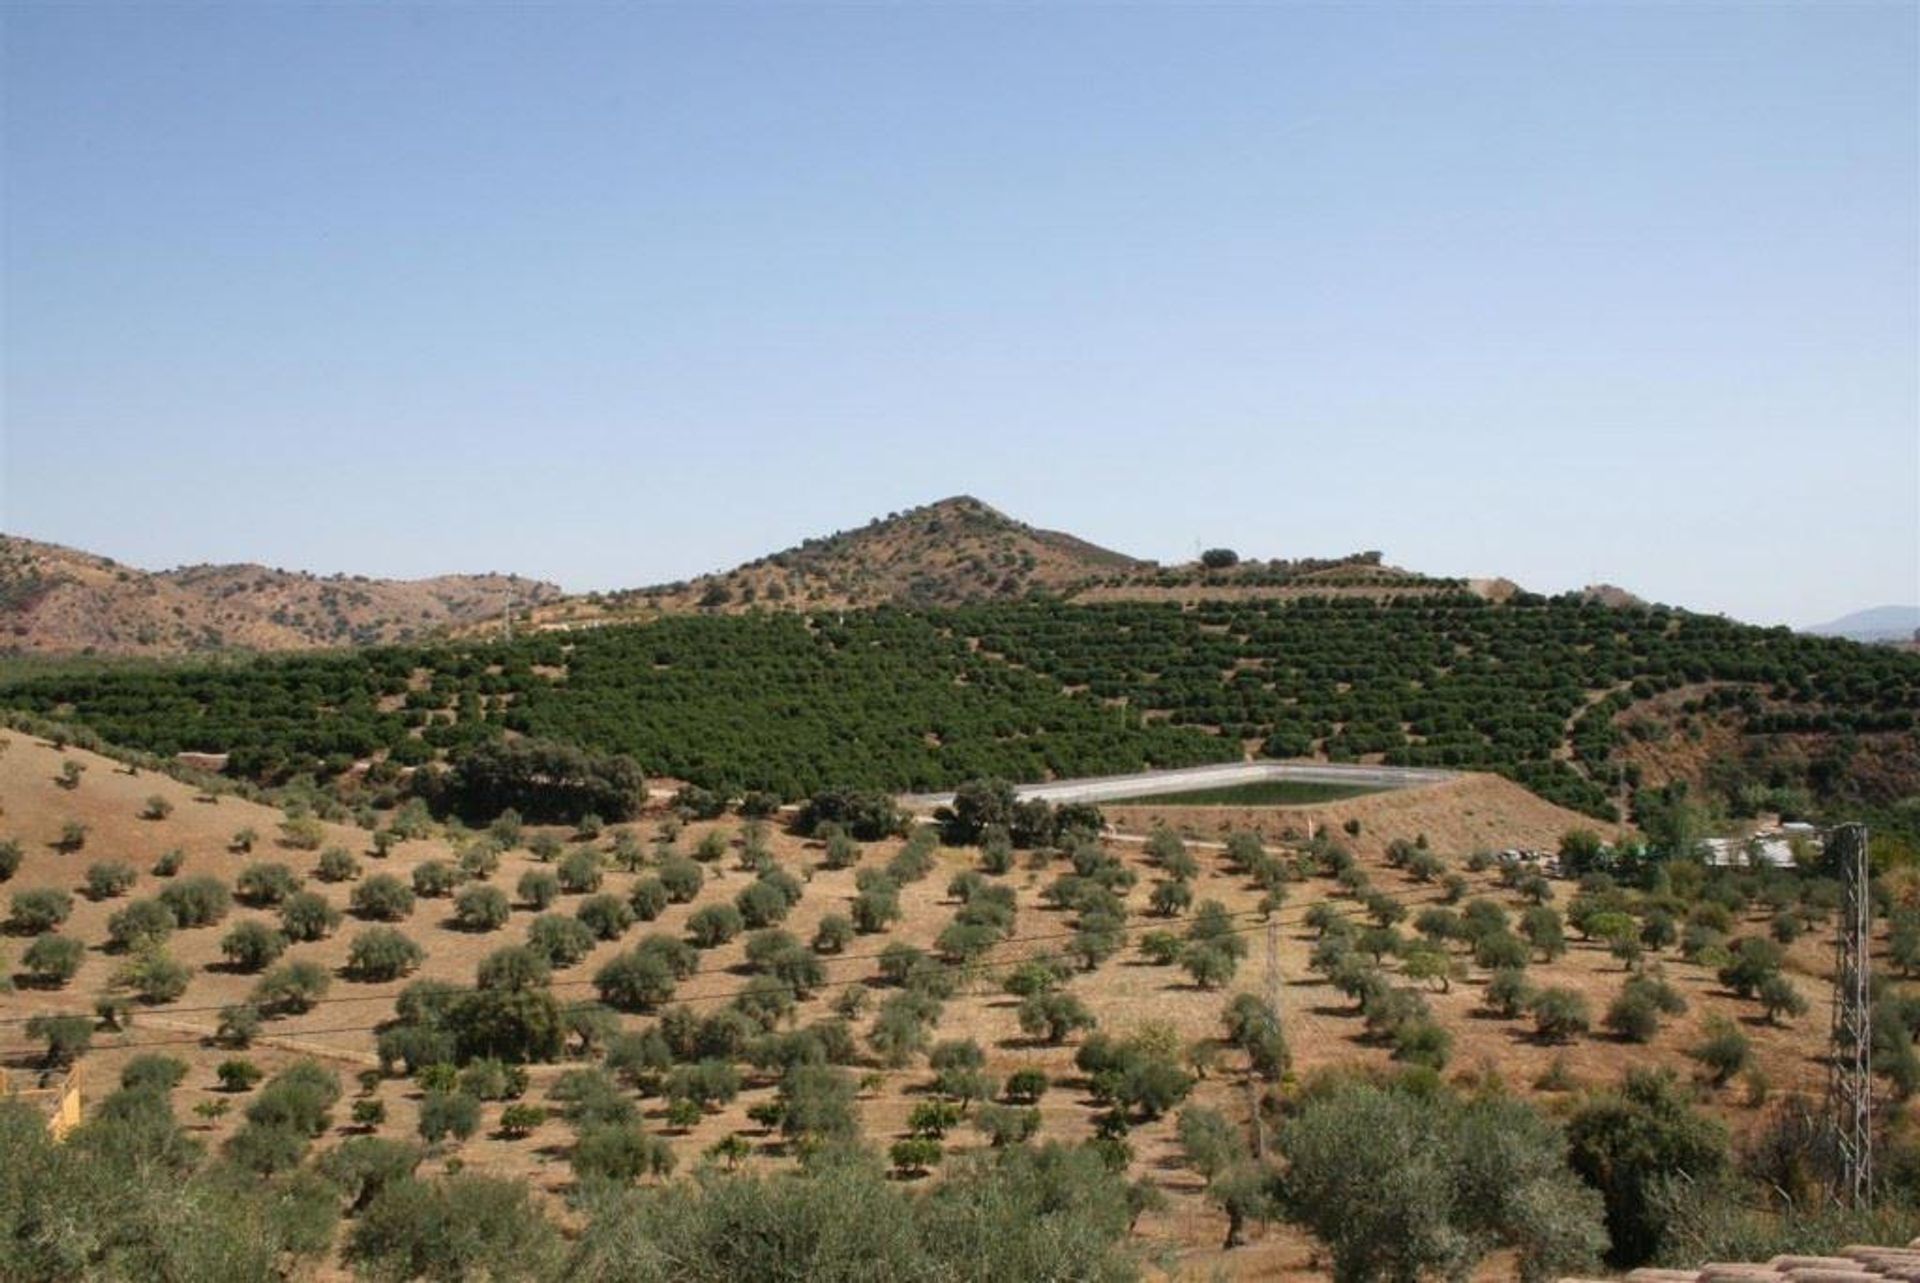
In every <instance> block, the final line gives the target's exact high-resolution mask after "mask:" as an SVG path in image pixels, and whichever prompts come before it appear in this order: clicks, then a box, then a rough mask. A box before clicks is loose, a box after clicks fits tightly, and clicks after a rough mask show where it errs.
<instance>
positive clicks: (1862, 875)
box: [1827, 824, 1873, 1208]
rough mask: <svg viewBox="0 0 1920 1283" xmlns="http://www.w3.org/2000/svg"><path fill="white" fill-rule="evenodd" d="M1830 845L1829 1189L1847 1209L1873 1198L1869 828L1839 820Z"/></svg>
mask: <svg viewBox="0 0 1920 1283" xmlns="http://www.w3.org/2000/svg"><path fill="white" fill-rule="evenodd" d="M1827 842H1828V850H1829V853H1830V855H1831V856H1832V857H1833V865H1834V867H1835V868H1836V869H1837V870H1838V872H1839V874H1840V878H1841V881H1842V883H1843V885H1844V887H1845V891H1844V893H1843V895H1842V899H1841V910H1840V929H1839V931H1838V933H1837V934H1836V936H1835V939H1834V967H1833V1033H1832V1036H1831V1041H1830V1043H1829V1045H1828V1048H1827V1052H1828V1059H1827V1065H1828V1069H1827V1118H1828V1121H1829V1124H1830V1126H1831V1127H1832V1128H1833V1144H1834V1160H1835V1161H1834V1167H1835V1171H1834V1177H1835V1182H1836V1184H1835V1189H1834V1194H1835V1197H1836V1198H1837V1199H1838V1201H1839V1202H1841V1203H1842V1204H1844V1205H1846V1206H1848V1207H1861V1208H1864V1207H1869V1206H1871V1205H1872V1202H1873V999H1872V995H1871V993H1870V991H1869V985H1868V970H1869V966H1870V963H1869V960H1868V954H1867V949H1868V944H1869V942H1870V941H1871V939H1872V935H1871V933H1872V929H1873V896H1872V893H1871V890H1870V888H1869V887H1868V881H1867V875H1868V869H1867V830H1866V826H1865V825H1861V824H1843V825H1841V826H1840V827H1839V828H1837V829H1835V830H1834V831H1833V833H1832V834H1831V835H1830V836H1829V837H1828V839H1827Z"/></svg>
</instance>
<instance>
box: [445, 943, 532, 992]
mask: <svg viewBox="0 0 1920 1283" xmlns="http://www.w3.org/2000/svg"><path fill="white" fill-rule="evenodd" d="M552 975H553V973H552V969H551V965H550V964H549V963H548V961H547V959H546V958H545V956H543V955H542V954H541V953H540V952H539V951H537V950H535V949H533V948H532V947H531V946H527V945H508V946H507V947H506V948H504V949H495V950H494V951H493V952H492V953H490V954H488V955H487V956H486V957H485V958H483V959H481V961H480V967H479V969H478V970H477V971H476V972H475V973H474V981H475V983H476V984H477V985H478V986H479V987H480V988H482V989H540V988H544V987H545V986H546V985H547V983H548V982H549V981H550V980H551V979H552ZM429 983H431V982H429ZM409 988H412V986H409ZM448 996H449V997H451V996H452V995H451V993H449V995H448Z"/></svg>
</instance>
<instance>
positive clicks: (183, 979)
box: [113, 945, 193, 1003]
mask: <svg viewBox="0 0 1920 1283" xmlns="http://www.w3.org/2000/svg"><path fill="white" fill-rule="evenodd" d="M192 979H193V969H192V968H191V967H188V966H187V965H185V964H184V963H181V962H178V961H176V960H175V959H173V958H172V957H170V956H168V954H167V952H166V950H165V949H164V948H162V947H160V946H158V945H155V946H151V947H149V948H146V949H143V950H141V951H140V952H139V953H138V954H136V955H134V957H132V958H131V959H129V960H128V961H126V962H124V963H122V964H121V965H120V967H119V969H118V970H116V971H115V972H114V976H113V983H114V984H116V985H118V986H120V987H121V988H124V989H130V990H132V991H133V993H134V994H135V995H136V996H137V997H138V998H139V999H140V1000H141V1001H142V1002H146V1003H161V1002H172V1001H174V1000H175V999H177V998H178V997H179V996H180V995H181V994H183V993H185V992H186V991H187V984H188V982H189V981H190V980H192Z"/></svg>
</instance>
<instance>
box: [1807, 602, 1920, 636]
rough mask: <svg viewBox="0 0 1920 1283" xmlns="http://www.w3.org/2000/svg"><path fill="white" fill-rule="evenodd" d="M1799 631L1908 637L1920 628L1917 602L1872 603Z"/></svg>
mask: <svg viewBox="0 0 1920 1283" xmlns="http://www.w3.org/2000/svg"><path fill="white" fill-rule="evenodd" d="M1800 631H1801V632H1805V633H1812V634H1814V635H1815V636H1816V637H1846V638H1850V639H1851V640H1853V641H1867V642H1872V641H1910V640H1912V639H1913V636H1914V634H1915V632H1917V631H1920V606H1874V607H1871V608H1869V609H1867V610H1856V611H1854V612H1853V613H1852V614H1850V615H1842V616H1840V618H1838V619H1835V620H1830V621H1828V622H1827V623H1824V624H1816V625H1815V626H1814V627H1812V628H1803V629H1801V630H1800Z"/></svg>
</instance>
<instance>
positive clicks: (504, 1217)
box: [343, 1172, 559, 1280]
mask: <svg viewBox="0 0 1920 1283" xmlns="http://www.w3.org/2000/svg"><path fill="white" fill-rule="evenodd" d="M343 1255H344V1257H345V1259H346V1261H347V1263H348V1264H349V1265H351V1266H353V1267H354V1268H356V1269H357V1270H358V1271H359V1272H361V1273H362V1274H364V1275H367V1276H370V1277H373V1278H380V1279H416V1278H425V1279H434V1280H455V1279H462V1278H494V1279H518V1278H540V1277H545V1276H547V1275H548V1274H549V1273H550V1272H551V1270H552V1267H553V1263H554V1261H555V1260H556V1259H557V1257H558V1255H559V1241H558V1234H557V1233H556V1231H555V1230H554V1228H553V1225H552V1224H551V1222H549V1221H548V1220H547V1217H546V1215H545V1214H544V1213H543V1212H541V1211H540V1210H539V1208H538V1207H536V1206H535V1205H534V1203H533V1201H532V1198H531V1195H530V1193H529V1191H528V1189H527V1186H526V1185H525V1184H523V1183H521V1182H519V1181H508V1180H500V1179H497V1178H493V1177H486V1176H476V1175H471V1174H469V1173H465V1172H462V1173H459V1174H457V1175H453V1176H449V1177H447V1178H445V1179H443V1180H439V1181H433V1182H426V1181H419V1180H412V1179H404V1180H397V1181H394V1182H392V1183H390V1184H389V1185H387V1186H386V1187H385V1188H384V1189H382V1190H381V1191H380V1193H379V1194H378V1195H377V1196H376V1197H375V1198H374V1199H373V1200H372V1201H371V1202H370V1203H369V1204H368V1205H367V1208H366V1210H365V1211H364V1212H362V1213H361V1214H360V1216H359V1217H358V1218H357V1219H356V1220H355V1221H354V1224H353V1229H352V1231H351V1232H350V1233H349V1234H348V1236H347V1243H346V1248H345V1250H344V1252H343Z"/></svg>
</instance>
